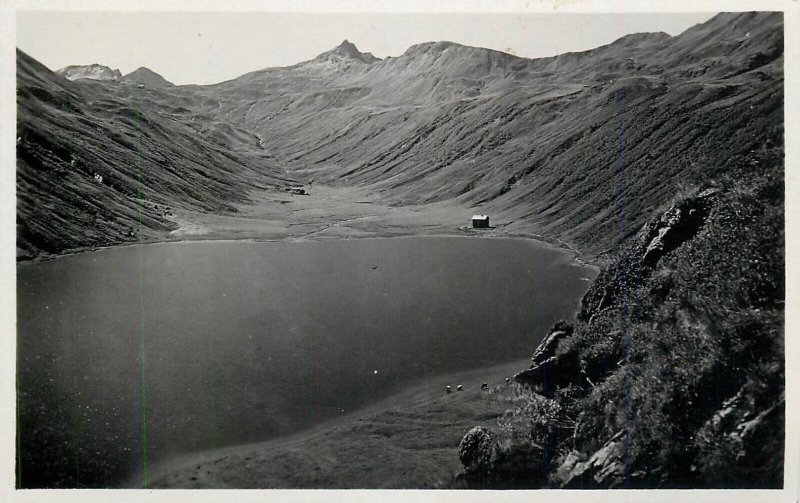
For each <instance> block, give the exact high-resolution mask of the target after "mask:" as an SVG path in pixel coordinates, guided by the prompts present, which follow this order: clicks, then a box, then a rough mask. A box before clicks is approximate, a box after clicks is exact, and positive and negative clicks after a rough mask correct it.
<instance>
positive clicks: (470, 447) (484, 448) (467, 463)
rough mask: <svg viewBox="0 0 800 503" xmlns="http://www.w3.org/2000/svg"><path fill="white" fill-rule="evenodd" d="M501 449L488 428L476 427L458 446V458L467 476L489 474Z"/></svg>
mask: <svg viewBox="0 0 800 503" xmlns="http://www.w3.org/2000/svg"><path fill="white" fill-rule="evenodd" d="M498 453H499V448H498V445H497V441H496V440H495V439H494V437H493V436H492V433H491V432H490V431H489V429H488V428H485V427H483V426H475V427H474V428H472V429H471V430H469V431H468V432H467V433H466V434H465V435H464V437H463V438H462V439H461V442H460V443H459V444H458V458H459V459H460V460H461V464H463V465H464V472H465V473H467V474H473V473H474V474H489V473H491V471H492V469H493V468H494V465H495V463H496V462H497V457H498Z"/></svg>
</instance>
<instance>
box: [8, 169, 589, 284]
mask: <svg viewBox="0 0 800 503" xmlns="http://www.w3.org/2000/svg"><path fill="white" fill-rule="evenodd" d="M365 192H366V191H365V189H363V188H355V187H330V186H322V185H317V186H315V187H314V191H313V192H312V193H311V194H309V195H308V196H306V197H300V196H298V197H293V196H288V195H286V194H285V193H281V192H271V191H254V192H253V193H252V194H250V195H249V197H250V198H251V201H250V202H249V203H242V204H239V205H238V206H237V212H236V213H228V214H208V213H199V212H189V211H182V210H178V209H175V210H174V212H175V216H174V222H175V223H176V224H178V225H179V226H180V227H179V229H177V230H175V231H170V232H167V233H160V234H157V235H148V236H144V237H141V238H140V239H139V241H136V242H123V243H117V244H112V245H108V246H95V247H93V246H80V247H76V248H71V249H69V250H65V251H63V252H61V253H53V254H51V253H44V252H42V253H41V254H40V255H37V256H34V257H23V258H18V259H17V264H18V265H19V264H27V263H38V262H45V261H49V260H56V259H59V258H62V257H67V256H73V255H79V254H83V253H91V252H95V251H105V250H113V249H117V248H124V247H129V246H140V245H151V244H161V243H183V242H208V241H222V242H227V241H243V242H248V241H252V242H297V241H326V240H336V239H342V240H347V239H388V238H395V237H426V236H433V237H475V238H488V239H522V240H530V241H536V242H538V243H543V244H547V245H549V246H552V247H555V248H558V249H562V250H565V251H569V252H571V253H572V254H573V255H574V258H573V259H574V260H575V261H576V262H577V263H579V264H580V265H582V266H585V267H589V268H592V269H594V270H595V271H599V267H598V266H597V265H596V264H595V263H594V260H595V259H596V257H593V256H588V255H585V253H584V252H582V251H581V250H579V249H577V248H576V247H575V246H573V245H572V244H570V243H567V242H565V241H563V240H562V239H559V238H557V237H553V236H545V235H541V234H538V233H536V232H533V230H532V229H529V226H528V225H524V224H523V225H522V226H521V227H519V228H517V229H514V230H505V227H506V226H508V225H510V224H512V223H518V222H516V221H515V220H514V219H513V218H512V217H504V215H503V214H498V216H497V220H496V221H500V222H503V223H501V224H499V225H496V226H494V227H492V228H490V229H472V228H465V226H464V225H463V224H462V225H459V223H461V222H463V218H464V215H469V214H471V213H472V212H475V211H479V208H471V207H464V206H461V205H460V204H458V203H456V202H453V201H447V202H443V203H431V204H423V205H409V206H392V205H389V204H385V203H382V202H380V201H378V200H373V201H361V200H360V199H361V198H364V197H367V196H366V195H365V194H364V193H365ZM365 203H366V204H365ZM287 209H288V213H287ZM184 226H189V227H199V228H202V229H204V230H203V231H202V232H200V233H196V234H195V233H191V232H181V229H182V228H183V227H184ZM296 227H297V228H300V229H302V230H305V231H307V232H303V233H299V234H293V232H294V231H293V229H294V228H296ZM332 230H333V231H335V233H334V234H330V233H328V234H326V232H329V231H332Z"/></svg>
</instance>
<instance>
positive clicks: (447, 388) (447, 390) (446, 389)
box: [445, 386, 453, 395]
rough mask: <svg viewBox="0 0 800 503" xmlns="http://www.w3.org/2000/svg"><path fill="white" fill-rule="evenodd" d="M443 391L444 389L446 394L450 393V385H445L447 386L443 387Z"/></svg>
mask: <svg viewBox="0 0 800 503" xmlns="http://www.w3.org/2000/svg"><path fill="white" fill-rule="evenodd" d="M445 391H446V392H447V394H448V395H449V394H450V392H451V391H453V390H452V389H451V388H450V386H447V387H446V388H445Z"/></svg>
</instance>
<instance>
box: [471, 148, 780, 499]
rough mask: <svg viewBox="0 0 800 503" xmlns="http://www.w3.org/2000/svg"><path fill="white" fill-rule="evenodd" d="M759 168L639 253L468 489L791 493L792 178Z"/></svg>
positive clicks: (663, 225) (618, 262) (549, 345)
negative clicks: (787, 362) (788, 215)
mask: <svg viewBox="0 0 800 503" xmlns="http://www.w3.org/2000/svg"><path fill="white" fill-rule="evenodd" d="M776 140H777V138H776ZM756 160H757V161H758V164H757V167H753V166H749V167H748V169H752V170H753V172H751V173H750V174H748V175H747V176H743V177H736V178H729V177H724V178H721V179H718V180H717V181H716V183H714V184H713V185H712V186H710V187H708V188H705V189H700V188H698V189H695V190H688V191H686V192H684V193H682V194H680V195H679V196H677V197H676V198H675V200H674V201H673V202H672V204H670V205H669V207H668V208H666V209H665V210H664V211H663V212H660V213H659V214H658V216H657V217H655V218H654V219H653V220H651V221H650V222H649V223H648V224H647V225H645V226H644V227H643V228H642V229H641V230H639V232H638V233H637V234H636V236H634V237H633V238H631V239H630V240H628V241H627V242H626V244H625V247H624V248H623V249H621V250H620V251H619V255H618V256H617V257H616V258H615V259H614V260H613V261H612V262H610V263H609V265H608V266H607V267H606V268H605V269H604V270H603V272H602V273H601V275H600V276H599V277H598V278H597V280H596V281H595V283H594V284H593V285H592V288H591V289H590V290H589V292H588V293H587V294H586V296H585V298H584V300H583V305H582V309H581V311H580V313H579V315H578V320H577V322H575V323H566V322H560V323H558V324H556V325H555V326H554V327H553V329H552V330H551V332H550V333H549V335H548V336H547V337H546V338H545V339H544V340H543V342H542V343H541V345H540V346H539V347H538V348H537V350H536V351H535V353H534V355H533V358H531V360H532V365H531V368H530V369H528V370H526V371H523V372H520V373H519V374H518V375H517V376H516V380H517V381H518V382H520V383H522V384H524V385H525V386H526V387H527V388H529V389H531V391H533V392H535V394H530V393H523V394H522V395H521V396H520V397H519V400H518V401H517V403H516V404H515V405H516V406H515V407H514V409H513V412H510V413H507V414H506V416H505V417H504V418H503V419H502V420H500V421H499V423H498V428H497V429H495V430H487V431H475V432H472V433H471V436H469V437H465V440H464V443H463V444H462V447H463V451H464V454H463V456H462V458H463V459H464V461H465V466H466V472H465V473H464V474H463V475H462V476H461V482H462V483H464V484H466V485H467V486H469V487H487V486H488V487H493V486H507V484H509V482H511V483H514V484H517V485H519V486H521V487H562V488H572V489H580V488H654V487H661V488H670V487H671V488H684V487H709V488H780V487H782V485H783V448H784V431H785V425H784V422H785V416H784V408H785V395H784V393H785V391H784V389H785V374H784V327H783V323H784V303H785V296H784V275H783V271H784V267H785V255H784V252H783V250H784V247H785V241H784V210H783V203H784V200H783V176H782V166H780V165H776V164H773V163H770V162H764V161H765V159H764V158H758V159H756ZM492 449H493V450H494V451H496V454H494V456H489V455H487V454H485V453H487V452H493V451H492ZM474 459H480V460H481V462H480V463H479V464H478V465H477V466H476V465H475V463H474V462H473V460H474Z"/></svg>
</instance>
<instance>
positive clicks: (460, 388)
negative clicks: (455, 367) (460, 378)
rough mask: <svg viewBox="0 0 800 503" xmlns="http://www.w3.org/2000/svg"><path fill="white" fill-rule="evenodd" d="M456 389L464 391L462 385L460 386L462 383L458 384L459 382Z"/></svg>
mask: <svg viewBox="0 0 800 503" xmlns="http://www.w3.org/2000/svg"><path fill="white" fill-rule="evenodd" d="M456 389H457V390H458V391H464V386H462V385H460V384H459V385H458V386H456Z"/></svg>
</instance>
